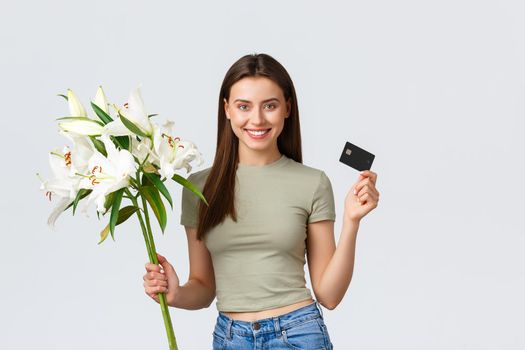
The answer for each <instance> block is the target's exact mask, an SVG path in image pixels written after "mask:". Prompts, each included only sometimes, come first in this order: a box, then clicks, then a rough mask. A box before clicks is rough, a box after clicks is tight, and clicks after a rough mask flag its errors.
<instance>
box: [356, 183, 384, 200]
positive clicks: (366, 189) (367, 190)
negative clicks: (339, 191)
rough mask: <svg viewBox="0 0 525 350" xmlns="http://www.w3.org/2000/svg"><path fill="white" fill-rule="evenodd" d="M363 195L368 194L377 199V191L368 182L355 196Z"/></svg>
mask: <svg viewBox="0 0 525 350" xmlns="http://www.w3.org/2000/svg"><path fill="white" fill-rule="evenodd" d="M365 193H370V194H372V195H373V196H374V198H376V197H379V191H377V189H376V188H375V186H374V184H372V183H370V182H368V183H366V184H365V185H363V187H362V188H361V189H360V190H359V191H358V192H357V194H356V196H358V197H359V196H362V195H363V194H365Z"/></svg>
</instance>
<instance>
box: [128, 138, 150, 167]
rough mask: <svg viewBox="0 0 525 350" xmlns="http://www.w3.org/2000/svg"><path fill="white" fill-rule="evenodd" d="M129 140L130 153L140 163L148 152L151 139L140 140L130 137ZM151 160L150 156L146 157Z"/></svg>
mask: <svg viewBox="0 0 525 350" xmlns="http://www.w3.org/2000/svg"><path fill="white" fill-rule="evenodd" d="M130 140H131V153H132V154H133V155H134V156H135V157H136V158H137V159H138V161H139V162H140V163H142V162H143V161H144V159H146V156H147V155H148V154H150V149H151V144H152V142H151V139H149V138H146V137H144V138H142V139H141V140H140V141H138V140H137V138H136V137H130ZM148 160H150V161H151V158H148Z"/></svg>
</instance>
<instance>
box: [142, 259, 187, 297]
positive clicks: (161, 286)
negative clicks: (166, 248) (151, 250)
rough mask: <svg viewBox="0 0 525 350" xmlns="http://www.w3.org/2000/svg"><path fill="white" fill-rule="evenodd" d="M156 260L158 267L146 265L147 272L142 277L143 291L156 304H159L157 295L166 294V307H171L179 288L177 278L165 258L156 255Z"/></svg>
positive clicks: (151, 264) (150, 264)
mask: <svg viewBox="0 0 525 350" xmlns="http://www.w3.org/2000/svg"><path fill="white" fill-rule="evenodd" d="M157 259H158V261H159V264H160V265H157V264H153V263H150V262H147V263H146V271H147V272H146V274H145V275H144V277H143V279H144V290H145V292H146V294H147V295H149V296H150V297H151V298H152V299H153V300H155V301H156V302H157V303H160V301H159V296H158V293H166V301H167V303H168V305H170V306H173V302H174V300H175V297H176V295H177V292H178V291H179V288H180V285H179V277H178V276H177V273H176V272H175V269H174V268H173V266H172V265H171V264H170V263H169V262H168V260H166V258H165V257H163V256H162V255H160V254H159V253H157Z"/></svg>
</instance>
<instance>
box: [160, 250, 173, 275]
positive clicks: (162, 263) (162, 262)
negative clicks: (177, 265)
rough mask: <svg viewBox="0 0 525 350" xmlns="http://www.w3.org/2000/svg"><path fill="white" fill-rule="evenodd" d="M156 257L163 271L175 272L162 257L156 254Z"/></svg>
mask: <svg viewBox="0 0 525 350" xmlns="http://www.w3.org/2000/svg"><path fill="white" fill-rule="evenodd" d="M157 255H158V256H159V264H160V265H161V266H162V268H163V269H164V271H166V272H168V271H169V272H175V269H174V268H173V266H172V265H171V264H170V262H169V261H168V260H167V259H166V258H165V257H163V256H162V255H160V254H158V253H157Z"/></svg>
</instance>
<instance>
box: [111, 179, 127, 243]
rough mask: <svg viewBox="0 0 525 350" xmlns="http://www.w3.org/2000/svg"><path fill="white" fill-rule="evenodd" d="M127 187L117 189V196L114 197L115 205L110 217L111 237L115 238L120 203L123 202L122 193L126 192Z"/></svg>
mask: <svg viewBox="0 0 525 350" xmlns="http://www.w3.org/2000/svg"><path fill="white" fill-rule="evenodd" d="M124 190H125V188H121V189H120V190H117V191H115V196H114V197H113V206H112V208H111V216H110V218H109V231H110V232H111V238H113V240H115V236H114V234H115V225H116V224H117V219H118V214H119V209H120V203H121V202H122V195H123V194H124Z"/></svg>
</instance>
